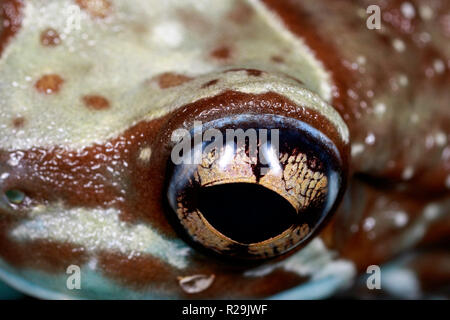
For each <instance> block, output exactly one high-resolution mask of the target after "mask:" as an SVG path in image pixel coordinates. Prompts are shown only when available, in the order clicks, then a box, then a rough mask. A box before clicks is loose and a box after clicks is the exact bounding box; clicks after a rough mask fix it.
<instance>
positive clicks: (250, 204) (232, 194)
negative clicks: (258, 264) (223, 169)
mask: <svg viewBox="0 0 450 320" xmlns="http://www.w3.org/2000/svg"><path fill="white" fill-rule="evenodd" d="M198 209H199V210H200V212H201V213H202V215H203V216H204V217H205V219H206V220H207V221H208V222H209V223H210V224H211V225H212V226H213V227H214V228H215V229H216V230H217V231H219V232H220V233H222V234H223V235H225V236H227V237H229V238H230V239H233V240H235V241H237V242H240V243H245V244H250V243H256V242H261V241H264V240H267V239H270V238H273V237H275V236H278V235H280V234H281V233H282V232H284V231H286V230H287V229H288V228H289V227H291V226H292V225H294V224H295V220H296V215H297V212H296V210H295V209H294V207H293V206H292V205H291V204H290V203H289V202H288V201H287V200H286V199H284V198H283V197H282V196H280V195H279V194H278V193H276V192H274V191H272V190H269V189H267V188H265V187H263V186H261V185H258V184H251V183H229V184H222V185H215V186H210V187H204V188H201V189H200V191H199V195H198Z"/></svg>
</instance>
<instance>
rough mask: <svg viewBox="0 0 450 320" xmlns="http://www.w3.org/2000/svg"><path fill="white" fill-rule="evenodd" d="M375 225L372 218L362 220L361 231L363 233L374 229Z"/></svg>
mask: <svg viewBox="0 0 450 320" xmlns="http://www.w3.org/2000/svg"><path fill="white" fill-rule="evenodd" d="M375 225H376V220H375V219H374V218H372V217H368V218H366V219H365V220H364V225H363V229H364V230H365V231H370V230H372V229H373V228H374V227H375Z"/></svg>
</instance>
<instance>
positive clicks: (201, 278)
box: [178, 274, 215, 293]
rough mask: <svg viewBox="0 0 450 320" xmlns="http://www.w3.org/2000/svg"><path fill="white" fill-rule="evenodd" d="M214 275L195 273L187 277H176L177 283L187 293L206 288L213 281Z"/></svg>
mask: <svg viewBox="0 0 450 320" xmlns="http://www.w3.org/2000/svg"><path fill="white" fill-rule="evenodd" d="M214 279H215V275H213V274H212V275H210V276H206V275H203V274H196V275H193V276H187V277H178V283H179V284H180V287H181V289H183V291H184V292H187V293H199V292H202V291H205V290H206V289H208V288H209V287H210V286H211V285H212V283H213V282H214Z"/></svg>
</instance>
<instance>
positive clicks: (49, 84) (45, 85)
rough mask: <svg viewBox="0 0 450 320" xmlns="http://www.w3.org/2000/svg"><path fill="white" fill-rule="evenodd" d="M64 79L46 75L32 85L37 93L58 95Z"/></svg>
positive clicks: (55, 75) (54, 75)
mask: <svg viewBox="0 0 450 320" xmlns="http://www.w3.org/2000/svg"><path fill="white" fill-rule="evenodd" d="M63 83H64V79H63V78H61V77H60V76H59V75H57V74H46V75H44V76H42V77H41V78H40V79H39V80H38V81H37V82H36V83H35V85H34V87H35V88H36V90H37V91H39V92H40V93H43V94H54V93H58V92H59V90H60V89H61V86H62V84H63Z"/></svg>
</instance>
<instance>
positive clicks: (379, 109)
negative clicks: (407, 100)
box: [373, 103, 386, 116]
mask: <svg viewBox="0 0 450 320" xmlns="http://www.w3.org/2000/svg"><path fill="white" fill-rule="evenodd" d="M373 111H374V112H375V114H376V115H377V116H381V115H382V114H384V113H385V112H386V105H385V104H384V103H377V104H376V105H375V108H374V110H373Z"/></svg>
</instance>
